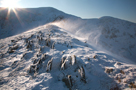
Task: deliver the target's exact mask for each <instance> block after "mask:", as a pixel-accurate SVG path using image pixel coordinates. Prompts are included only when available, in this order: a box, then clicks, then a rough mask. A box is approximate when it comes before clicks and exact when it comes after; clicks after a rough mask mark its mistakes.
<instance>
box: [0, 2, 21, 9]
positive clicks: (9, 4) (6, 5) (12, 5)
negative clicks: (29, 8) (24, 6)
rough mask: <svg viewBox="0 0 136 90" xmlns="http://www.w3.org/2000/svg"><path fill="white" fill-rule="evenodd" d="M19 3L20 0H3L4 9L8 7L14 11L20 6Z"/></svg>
mask: <svg viewBox="0 0 136 90" xmlns="http://www.w3.org/2000/svg"><path fill="white" fill-rule="evenodd" d="M18 1H19V0H2V1H1V4H2V7H7V8H9V9H14V8H16V7H19V6H18Z"/></svg>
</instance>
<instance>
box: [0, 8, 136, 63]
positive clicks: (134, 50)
mask: <svg viewBox="0 0 136 90" xmlns="http://www.w3.org/2000/svg"><path fill="white" fill-rule="evenodd" d="M7 13H8V10H1V11H0V32H1V33H0V38H6V37H8V36H12V35H16V34H18V33H22V32H24V31H27V30H30V29H32V28H35V27H38V26H40V25H44V24H48V23H51V22H55V25H57V26H59V27H61V28H63V29H65V30H67V31H69V32H71V33H72V34H74V35H76V36H79V37H81V38H84V39H86V41H87V42H89V43H91V44H94V46H96V45H97V47H101V48H103V49H105V50H107V51H110V52H112V53H115V54H117V55H119V56H122V57H125V58H127V59H129V60H131V61H134V62H136V60H135V59H136V56H135V55H136V40H135V39H136V24H135V23H131V22H128V21H125V20H120V19H117V18H113V17H102V18H99V19H86V20H84V19H81V18H79V17H76V16H72V15H68V14H65V13H63V12H61V11H59V10H57V9H54V8H51V7H48V8H36V9H33V8H28V9H16V15H17V16H18V18H17V16H16V15H15V13H14V12H13V11H11V13H10V15H9V17H8V18H7ZM53 24H54V23H53Z"/></svg>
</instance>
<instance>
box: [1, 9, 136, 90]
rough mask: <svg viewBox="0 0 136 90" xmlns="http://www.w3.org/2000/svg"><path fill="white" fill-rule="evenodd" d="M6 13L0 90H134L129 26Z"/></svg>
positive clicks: (135, 33)
mask: <svg viewBox="0 0 136 90" xmlns="http://www.w3.org/2000/svg"><path fill="white" fill-rule="evenodd" d="M7 13H8V10H7V9H6V10H1V11H0V25H1V26H0V38H1V39H0V89H1V90H9V89H10V90H12V89H13V90H14V89H17V90H20V89H21V90H31V89H32V90H120V89H126V90H128V89H130V90H131V89H135V88H136V66H135V62H136V60H135V59H136V56H135V55H136V40H135V39H136V24H135V23H131V22H128V21H124V20H120V19H117V18H113V17H102V18H99V19H86V20H85V19H81V18H79V17H76V16H72V15H68V14H65V13H63V12H61V11H58V10H56V9H54V8H50V7H46V8H37V9H30V8H28V9H19V8H18V9H16V13H17V14H15V13H14V12H13V11H11V13H10V15H9V17H8V18H7V17H6V16H7ZM16 15H17V16H16Z"/></svg>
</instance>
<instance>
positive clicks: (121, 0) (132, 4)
mask: <svg viewBox="0 0 136 90" xmlns="http://www.w3.org/2000/svg"><path fill="white" fill-rule="evenodd" d="M18 5H19V6H20V7H23V8H30V7H31V8H37V7H54V8H56V9H59V10H61V11H63V12H65V13H68V14H72V15H76V16H79V17H81V18H99V17H102V16H112V17H116V18H120V19H124V20H128V21H131V22H135V23H136V0H20V1H19V2H18Z"/></svg>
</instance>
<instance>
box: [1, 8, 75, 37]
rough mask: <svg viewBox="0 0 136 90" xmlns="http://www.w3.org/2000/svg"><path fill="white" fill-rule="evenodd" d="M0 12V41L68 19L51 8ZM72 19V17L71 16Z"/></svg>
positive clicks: (66, 15)
mask: <svg viewBox="0 0 136 90" xmlns="http://www.w3.org/2000/svg"><path fill="white" fill-rule="evenodd" d="M8 13H9V10H8V9H4V10H2V8H1V10H0V32H1V33H0V39H2V38H6V37H9V36H13V35H16V34H19V33H22V32H24V31H27V30H29V29H33V28H35V27H38V26H40V25H44V24H47V23H50V22H53V21H57V20H61V19H63V18H68V17H70V16H71V15H68V14H65V13H63V12H61V11H59V10H56V9H55V8H52V7H47V8H16V9H15V10H12V9H11V10H10V14H8ZM72 17H74V16H72Z"/></svg>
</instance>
